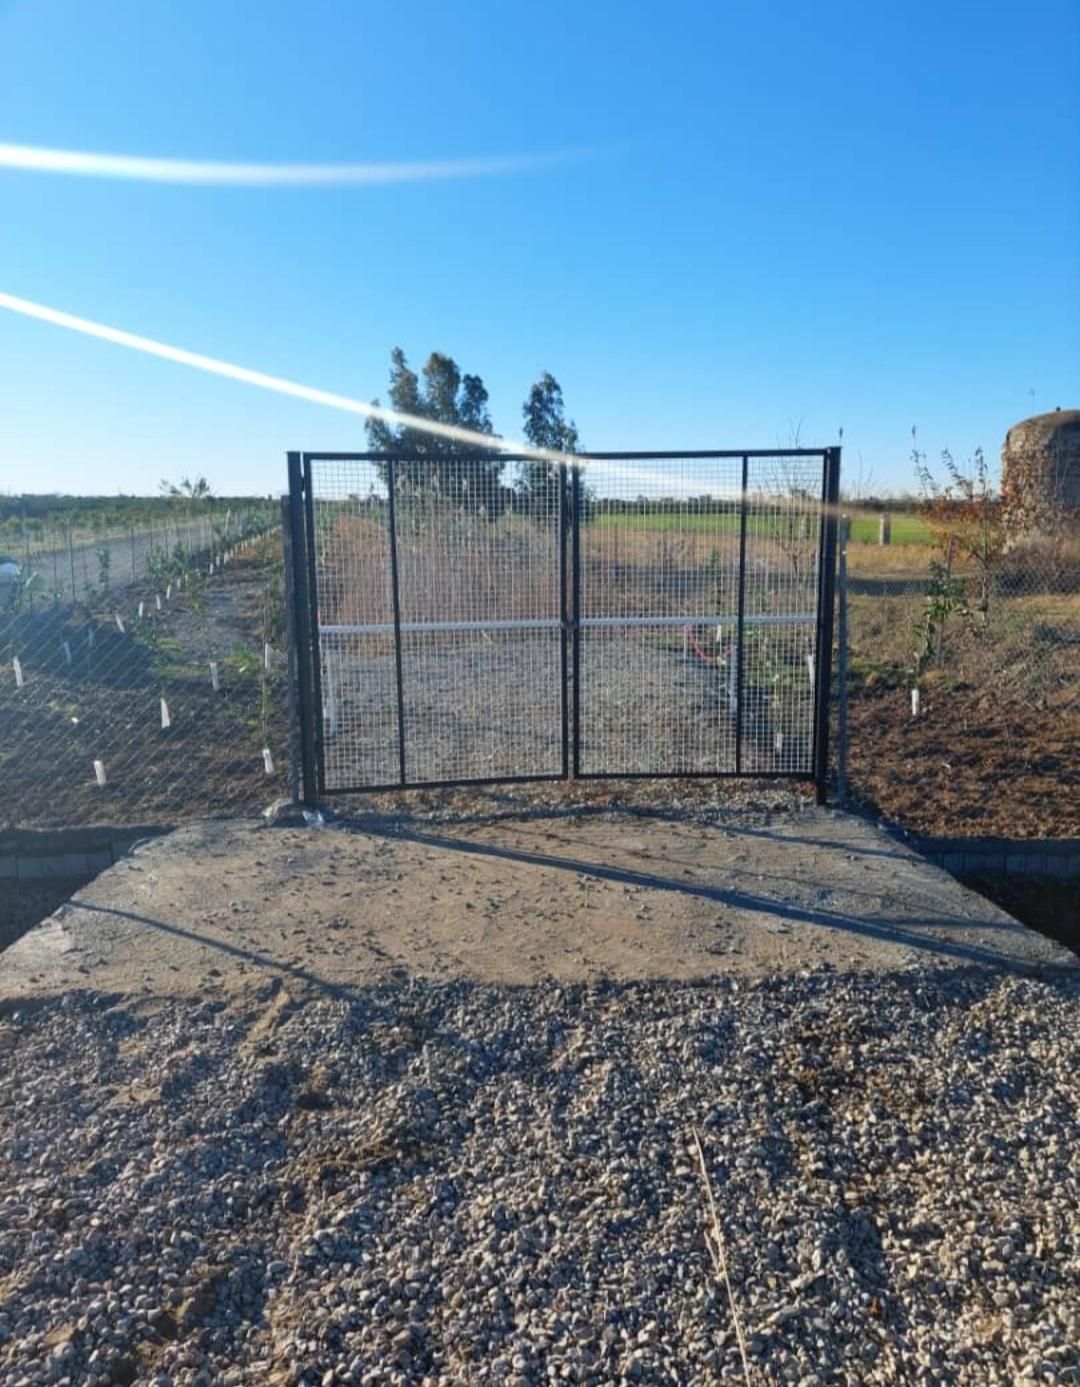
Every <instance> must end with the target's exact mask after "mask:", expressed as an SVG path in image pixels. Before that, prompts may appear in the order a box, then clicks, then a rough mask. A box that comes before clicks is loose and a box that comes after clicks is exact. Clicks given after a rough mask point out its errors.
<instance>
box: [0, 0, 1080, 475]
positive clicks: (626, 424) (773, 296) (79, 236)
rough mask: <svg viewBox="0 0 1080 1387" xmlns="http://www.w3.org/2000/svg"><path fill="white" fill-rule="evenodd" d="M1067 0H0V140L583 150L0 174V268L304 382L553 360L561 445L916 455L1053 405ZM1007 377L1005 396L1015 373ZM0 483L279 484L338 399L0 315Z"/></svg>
mask: <svg viewBox="0 0 1080 1387" xmlns="http://www.w3.org/2000/svg"><path fill="white" fill-rule="evenodd" d="M1078 71H1080V7H1077V6H1076V4H1075V0H1061V2H1060V3H1058V0H1034V2H1033V3H1029V4H1027V5H1024V6H1017V5H1006V4H1004V3H996V4H995V3H990V4H981V5H969V4H966V3H950V4H947V5H942V4H940V3H934V4H928V3H923V2H922V0H913V2H912V3H907V4H903V5H901V4H893V3H885V4H881V5H867V4H865V3H860V4H831V3H828V0H826V2H825V3H819V4H815V5H808V4H805V3H800V4H795V3H772V4H769V3H763V4H756V5H751V4H747V3H739V4H728V3H716V2H715V0H714V3H685V2H681V0H672V2H671V3H667V4H665V5H656V4H655V3H653V4H639V3H634V2H633V0H631V2H630V3H627V2H626V0H623V3H618V4H616V3H587V0H576V3H565V2H564V0H549V3H546V4H544V5H528V6H526V5H522V4H518V3H514V0H500V3H489V2H488V0H468V3H466V4H462V5H456V6H455V5H449V4H446V3H438V4H436V3H413V4H411V5H405V4H402V3H400V0H397V2H396V3H392V2H388V3H382V0H380V2H379V3H344V0H338V3H329V2H328V0H306V3H305V4H304V5H299V4H296V3H292V4H284V3H279V2H278V0H213V2H212V3H210V2H208V0H184V3H183V4H182V5H166V4H164V3H147V0H96V3H95V4H93V5H88V4H86V3H85V0H0V141H3V142H9V143H13V144H14V143H18V144H25V145H40V146H51V147H58V148H64V149H80V150H102V151H108V152H118V153H125V154H138V155H147V156H161V157H173V158H187V159H206V160H242V161H264V160H265V161H272V162H286V161H290V162H298V161H306V162H320V163H321V162H336V161H377V160H426V159H442V158H457V157H473V156H481V155H504V154H522V155H529V154H539V153H547V152H551V151H559V150H565V149H571V148H573V149H581V148H589V149H592V150H595V151H597V152H596V153H595V155H594V157H592V158H590V159H588V160H581V161H577V162H570V163H566V164H563V165H559V164H552V165H546V166H543V167H539V168H535V169H531V170H525V171H518V172H514V173H508V174H501V175H498V176H494V177H489V178H473V179H463V180H460V181H443V182H431V183H415V184H408V185H405V184H402V185H396V186H387V187H341V188H319V189H302V188H301V189H296V188H290V189H280V188H278V189H271V188H258V189H253V188H221V187H217V188H214V187H191V186H175V187H174V186H162V185H140V184H138V183H134V182H118V181H105V180H101V181H95V180H90V179H82V178H66V177H60V176H48V175H43V174H33V173H27V172H17V171H4V170H0V266H2V269H0V290H5V291H7V292H8V293H11V294H16V295H20V296H22V297H24V298H27V299H33V300H37V301H40V302H43V303H46V304H49V305H51V306H53V307H56V308H60V309H63V310H66V311H67V312H70V313H75V314H80V315H83V316H85V317H88V318H94V319H97V320H100V321H103V322H106V323H110V324H114V325H116V326H118V327H121V328H125V329H127V330H129V331H131V332H136V333H142V334H145V335H146V336H150V337H155V338H159V339H162V340H164V341H167V342H172V343H175V344H176V345H179V346H182V347H186V348H188V349H190V350H193V351H198V352H204V353H207V354H209V355H214V356H218V357H223V358H225V359H227V360H230V361H234V362H238V363H240V364H243V365H245V366H250V367H254V368H256V369H260V370H264V371H268V372H272V373H276V374H279V375H282V376H287V377H290V378H292V379H295V380H299V381H302V382H305V383H307V384H311V385H315V386H319V387H322V388H324V389H328V390H333V391H339V392H342V393H345V394H351V395H356V396H359V397H360V398H362V399H371V398H373V397H374V396H376V395H382V396H383V397H385V391H386V380H387V365H388V356H389V352H390V349H391V347H393V346H394V345H395V344H400V345H401V346H402V347H404V349H405V350H406V352H407V353H408V354H409V357H410V359H411V360H412V361H413V363H414V364H415V365H419V364H421V363H422V361H423V359H424V357H425V356H426V355H427V353H428V352H429V351H430V350H432V349H439V350H442V351H446V352H449V353H451V354H452V355H453V356H454V357H455V358H456V359H457V360H458V361H459V363H460V364H461V365H462V367H463V368H464V369H466V370H472V371H477V372H479V373H480V374H481V375H482V376H483V377H484V380H485V382H486V384H487V386H488V388H489V390H490V393H491V405H492V412H493V415H494V419H495V424H496V427H497V428H498V429H499V430H500V431H502V432H504V433H508V434H515V435H516V434H517V433H518V432H519V430H520V422H521V416H520V408H521V401H522V400H523V398H524V396H525V394H526V392H527V390H528V387H529V385H530V384H531V382H532V381H533V380H534V379H535V378H536V377H537V376H538V375H539V374H540V372H542V371H544V370H550V371H552V372H554V374H555V375H556V376H557V377H558V379H559V380H560V382H561V383H562V385H563V389H564V392H565V395H566V399H567V403H568V406H569V409H570V412H571V413H572V414H573V415H574V416H575V418H576V420H577V422H578V426H579V429H580V431H581V434H582V436H583V438H584V441H585V444H586V446H587V447H590V448H593V449H597V450H607V449H617V448H635V449H647V448H677V447H687V448H707V447H719V448H724V447H736V448H737V447H771V446H775V445H777V444H786V443H788V442H790V441H791V437H792V434H793V431H794V430H795V429H796V428H797V427H800V421H801V429H800V436H801V440H802V442H803V443H804V444H811V445H816V444H826V443H832V442H835V441H836V438H837V430H838V428H839V427H840V426H842V427H843V429H844V445H845V463H846V466H847V470H848V474H849V476H853V475H854V474H856V473H857V472H858V471H859V465H860V458H861V463H862V471H863V475H864V478H865V476H866V475H867V474H871V473H872V476H873V480H874V482H875V483H876V484H877V486H878V487H879V488H883V487H888V488H893V489H907V488H909V487H910V486H911V484H912V473H911V467H910V463H909V459H908V454H909V451H910V446H911V439H910V429H911V425H912V424H917V425H918V427H919V437H920V444H921V446H922V447H924V448H926V449H927V450H928V451H929V452H931V453H932V454H933V453H936V452H937V451H938V450H939V449H940V448H943V447H945V446H948V447H950V448H951V449H952V450H953V451H954V452H955V453H957V454H958V455H961V456H964V455H967V454H969V453H970V452H971V450H972V449H973V448H975V447H976V446H979V445H981V446H982V447H984V448H985V449H986V450H987V452H988V453H989V454H991V455H993V456H996V455H997V453H998V451H999V450H1000V446H1001V442H1002V439H1003V437H1004V432H1005V430H1006V428H1007V427H1008V426H1009V424H1010V423H1012V422H1014V421H1015V420H1017V419H1019V418H1021V417H1023V416H1024V415H1026V414H1029V413H1032V412H1038V411H1042V410H1046V409H1053V408H1054V407H1055V405H1059V404H1060V405H1062V406H1063V407H1067V406H1075V405H1077V404H1080V330H1078V324H1080V83H1078V82H1077V72H1078ZM1031 392H1034V393H1031ZM0 410H2V414H0V417H2V419H3V435H2V442H0V448H2V453H0V488H3V489H4V490H6V491H12V490H14V491H17V490H33V491H49V490H71V491H79V492H90V491H93V492H106V493H107V492H115V491H117V490H128V491H153V490H155V489H156V486H157V482H158V480H159V479H160V478H161V477H178V476H179V475H180V474H182V473H189V474H190V473H196V472H201V473H205V474H206V475H207V476H208V477H209V478H210V479H211V481H212V482H213V484H214V486H215V488H216V489H217V490H220V491H234V492H235V491H247V490H255V491H261V492H270V491H277V490H279V489H280V488H281V486H282V484H283V479H284V464H283V454H284V452H285V450H286V449H288V448H312V449H314V448H360V447H362V446H363V444H364V437H363V429H362V423H361V421H360V420H358V419H355V418H352V417H349V416H346V415H340V414H334V413H331V412H328V411H326V410H322V409H319V408H317V407H315V406H312V405H308V404H303V403H299V402H296V401H290V400H285V399H280V398H276V397H274V396H271V395H266V394H263V393H261V392H258V391H255V390H253V389H251V388H248V387H245V386H243V385H239V384H235V383H230V382H227V381H221V380H215V379H212V378H207V377H203V376H199V375H197V374H195V373H192V372H190V371H186V370H185V369H184V368H182V367H180V366H175V365H170V364H168V363H165V362H161V361H155V360H150V359H145V358H140V357H137V356H134V355H131V354H129V353H126V352H124V351H122V350H121V349H119V348H117V347H113V346H108V345H106V344H103V343H99V342H93V341H88V340H86V339H82V338H78V337H75V336H71V335H69V334H66V333H64V332H63V331H61V330H59V329H57V328H54V327H49V326H46V325H44V324H41V323H35V322H30V321H27V320H25V319H22V318H17V317H13V316H11V315H9V314H6V313H0Z"/></svg>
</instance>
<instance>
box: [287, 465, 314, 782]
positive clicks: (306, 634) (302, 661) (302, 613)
mask: <svg viewBox="0 0 1080 1387" xmlns="http://www.w3.org/2000/svg"><path fill="white" fill-rule="evenodd" d="M288 460H289V502H288V506H289V532H288V550H287V552H288V556H289V559H290V560H291V562H290V564H289V580H288V587H289V595H290V598H291V604H290V605H291V607H292V614H293V619H292V622H291V623H290V633H289V634H290V637H291V638H292V639H293V640H294V641H295V656H296V659H295V668H296V709H297V716H298V719H299V723H300V768H301V802H302V803H303V804H310V805H312V806H314V805H315V804H316V803H317V801H318V798H319V784H318V761H317V753H316V736H317V727H318V720H319V718H320V717H321V716H322V709H321V707H320V706H319V702H320V701H319V698H318V692H317V688H318V686H317V681H316V678H315V660H316V658H317V652H316V650H315V648H314V641H315V639H316V637H315V635H314V633H313V630H312V596H313V594H312V592H311V587H310V583H309V581H308V577H309V574H308V558H309V555H308V552H307V550H308V545H307V536H308V527H307V524H306V518H307V517H306V514H305V506H307V507H310V506H311V504H312V498H311V494H310V488H305V485H304V470H303V466H302V460H301V454H300V453H289V454H288Z"/></svg>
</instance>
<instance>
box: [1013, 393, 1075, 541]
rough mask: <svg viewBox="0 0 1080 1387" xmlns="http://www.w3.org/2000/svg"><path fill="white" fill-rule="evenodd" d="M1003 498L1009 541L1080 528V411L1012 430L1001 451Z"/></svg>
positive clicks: (1046, 416) (1043, 417)
mask: <svg viewBox="0 0 1080 1387" xmlns="http://www.w3.org/2000/svg"><path fill="white" fill-rule="evenodd" d="M1001 495H1002V501H1003V503H1004V518H1005V525H1006V528H1007V530H1008V531H1009V534H1010V537H1011V538H1012V539H1013V540H1017V539H1022V538H1029V537H1031V538H1034V537H1036V536H1039V535H1058V534H1060V533H1061V531H1062V527H1063V525H1064V526H1066V527H1069V528H1072V527H1075V526H1077V525H1078V524H1080V409H1058V410H1055V411H1054V412H1053V413H1052V414H1036V415H1035V416H1034V417H1033V418H1031V419H1024V420H1023V421H1022V422H1021V423H1019V424H1014V425H1013V427H1012V428H1011V429H1010V430H1009V432H1008V433H1007V434H1006V436H1005V446H1004V448H1003V449H1002V451H1001Z"/></svg>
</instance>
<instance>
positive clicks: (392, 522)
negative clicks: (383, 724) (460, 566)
mask: <svg viewBox="0 0 1080 1387" xmlns="http://www.w3.org/2000/svg"><path fill="white" fill-rule="evenodd" d="M396 491H397V460H396V459H395V458H391V459H390V460H389V462H388V463H387V464H386V493H387V508H386V523H387V525H388V526H389V529H390V596H391V600H392V602H393V605H394V674H395V678H396V680H397V716H398V776H399V778H400V780H401V783H402V785H404V784H405V783H406V776H405V689H404V684H403V677H404V676H403V673H402V652H401V586H400V583H399V581H398V551H397V510H396V502H395V495H394V493H395V492H396Z"/></svg>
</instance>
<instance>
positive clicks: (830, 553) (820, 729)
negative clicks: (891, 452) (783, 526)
mask: <svg viewBox="0 0 1080 1387" xmlns="http://www.w3.org/2000/svg"><path fill="white" fill-rule="evenodd" d="M822 472H823V475H822V485H821V535H820V543H819V555H818V612H817V651H816V656H815V671H814V787H815V791H816V798H817V802H818V804H824V803H825V800H826V791H827V789H828V780H829V714H830V711H831V710H830V707H829V703H830V695H831V691H832V655H833V651H832V646H833V606H834V604H835V601H836V512H837V507H838V505H839V502H840V449H839V448H826V450H825V457H824V467H823V469H822Z"/></svg>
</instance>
